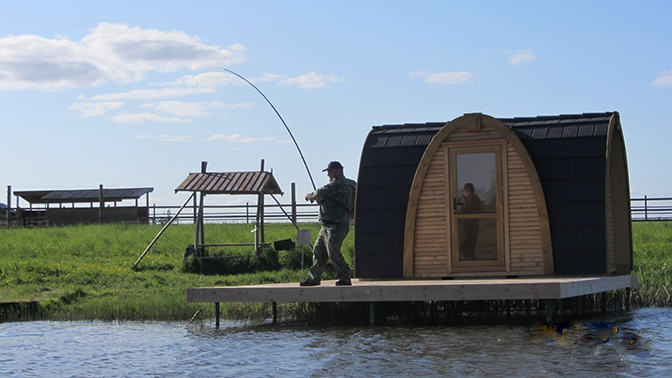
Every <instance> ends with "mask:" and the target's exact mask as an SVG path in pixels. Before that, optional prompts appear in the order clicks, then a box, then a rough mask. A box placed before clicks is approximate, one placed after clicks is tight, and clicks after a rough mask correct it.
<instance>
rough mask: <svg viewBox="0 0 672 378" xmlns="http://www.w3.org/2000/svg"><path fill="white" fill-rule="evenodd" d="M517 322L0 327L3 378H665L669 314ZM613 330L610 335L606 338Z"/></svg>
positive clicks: (670, 362)
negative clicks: (556, 323) (601, 331)
mask: <svg viewBox="0 0 672 378" xmlns="http://www.w3.org/2000/svg"><path fill="white" fill-rule="evenodd" d="M594 323H595V324H598V325H599V324H609V325H612V324H613V325H614V326H615V328H614V331H613V334H612V335H611V338H610V339H609V340H608V341H605V342H603V341H602V340H600V339H599V338H597V337H596V336H595V333H594V328H591V327H593V326H591V325H590V324H584V322H574V323H573V324H572V326H571V327H569V328H568V332H566V334H560V333H557V332H555V331H552V330H551V331H549V330H546V329H543V327H537V328H535V327H522V326H520V325H474V326H445V325H443V326H436V325H434V326H415V327H410V326H409V327H403V326H401V327H316V326H301V325H295V324H280V325H276V326H269V325H262V326H250V325H245V324H240V323H224V325H223V327H222V328H221V329H219V330H217V329H214V327H212V325H211V324H208V325H206V326H205V327H195V326H189V327H185V325H184V324H183V323H165V322H156V323H136V322H25V323H3V324H0V376H2V377H212V376H217V377H237V378H239V377H305V376H312V377H343V376H350V377H366V378H373V377H389V376H414V377H429V376H457V377H460V376H479V377H500V376H503V375H506V376H519V377H542V376H543V377H549V376H550V377H564V376H572V377H575V376H576V377H584V376H585V377H588V376H589V377H614V376H617V377H619V376H620V377H659V376H665V375H670V372H672V358H671V357H672V310H671V309H659V308H655V309H643V310H638V311H634V312H632V313H629V314H626V315H624V316H621V317H618V316H617V315H614V317H613V318H609V317H608V315H607V318H601V319H595V320H594ZM616 328H617V331H618V332H616Z"/></svg>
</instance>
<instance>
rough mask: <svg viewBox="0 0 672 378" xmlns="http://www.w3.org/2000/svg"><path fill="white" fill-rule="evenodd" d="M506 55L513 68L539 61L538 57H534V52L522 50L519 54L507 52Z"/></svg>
mask: <svg viewBox="0 0 672 378" xmlns="http://www.w3.org/2000/svg"><path fill="white" fill-rule="evenodd" d="M504 54H505V55H506V56H508V57H509V62H510V63H511V65H513V66H518V65H520V64H523V63H525V62H533V61H535V60H537V57H536V56H535V55H534V53H533V52H532V50H521V51H519V52H517V53H511V52H509V51H505V52H504Z"/></svg>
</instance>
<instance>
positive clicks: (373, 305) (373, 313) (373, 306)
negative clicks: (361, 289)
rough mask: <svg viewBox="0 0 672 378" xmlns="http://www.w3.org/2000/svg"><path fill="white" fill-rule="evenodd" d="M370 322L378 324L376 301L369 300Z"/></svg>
mask: <svg viewBox="0 0 672 378" xmlns="http://www.w3.org/2000/svg"><path fill="white" fill-rule="evenodd" d="M369 324H370V325H376V302H369Z"/></svg>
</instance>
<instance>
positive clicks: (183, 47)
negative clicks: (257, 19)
mask: <svg viewBox="0 0 672 378" xmlns="http://www.w3.org/2000/svg"><path fill="white" fill-rule="evenodd" d="M244 54H245V47H244V46H242V45H240V44H234V45H231V46H229V47H228V48H221V47H219V46H215V45H208V44H204V43H202V42H201V41H200V39H199V38H198V37H196V36H191V35H188V34H186V33H184V32H181V31H170V32H166V31H161V30H156V29H142V28H140V27H137V26H136V27H129V26H128V25H126V24H112V23H105V22H103V23H99V24H98V26H97V27H96V28H94V29H93V30H91V32H90V33H89V34H87V35H86V36H84V37H83V38H82V39H81V40H80V41H71V40H69V39H67V38H64V37H56V38H53V39H49V38H44V37H41V36H37V35H19V36H14V35H9V36H6V37H4V38H0V90H4V91H10V90H24V89H38V90H44V91H53V90H58V89H63V88H77V87H89V86H100V85H102V84H104V83H106V82H110V81H112V82H118V83H130V82H137V81H139V80H142V79H143V78H144V76H145V74H146V73H147V72H151V71H157V72H163V73H168V72H176V71H180V70H183V69H189V70H193V71H195V70H200V69H203V68H206V67H212V66H230V65H232V64H237V63H242V62H244V61H245V60H246V58H245V55H244Z"/></svg>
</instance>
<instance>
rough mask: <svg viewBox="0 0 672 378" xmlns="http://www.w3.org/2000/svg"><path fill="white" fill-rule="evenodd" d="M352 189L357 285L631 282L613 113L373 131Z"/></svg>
mask: <svg viewBox="0 0 672 378" xmlns="http://www.w3.org/2000/svg"><path fill="white" fill-rule="evenodd" d="M357 181H358V187H357V195H356V197H357V198H356V209H355V220H356V221H355V257H354V260H355V261H354V265H355V272H356V276H357V277H358V278H362V279H367V278H369V279H398V278H443V279H451V278H460V277H472V276H473V277H491V276H492V277H530V276H613V275H625V274H630V272H631V271H632V264H633V263H632V229H631V215H630V190H629V180H628V165H627V159H626V152H625V141H624V138H623V133H622V130H621V124H620V118H619V114H618V113H617V112H606V113H584V114H571V115H558V116H541V117H530V118H502V119H497V118H493V117H491V116H488V115H484V114H480V113H473V114H465V115H463V116H461V117H459V118H456V119H454V120H453V121H450V122H448V123H442V122H438V123H420V124H403V125H385V126H375V127H373V128H372V130H371V131H370V132H369V134H368V136H367V138H366V140H365V142H364V147H363V149H362V156H361V160H360V167H359V175H358V180H357Z"/></svg>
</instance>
